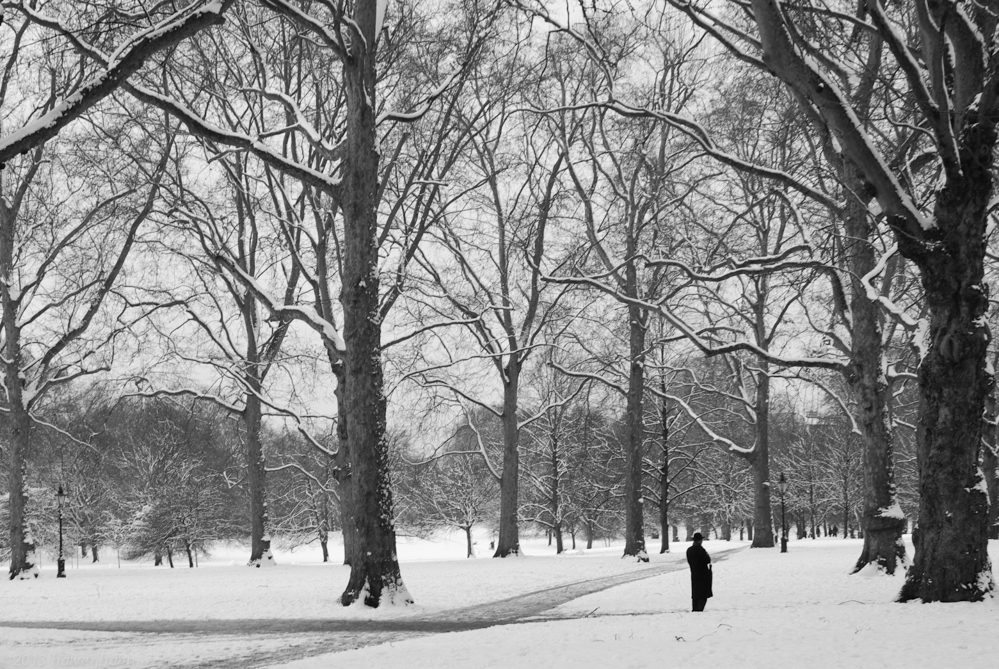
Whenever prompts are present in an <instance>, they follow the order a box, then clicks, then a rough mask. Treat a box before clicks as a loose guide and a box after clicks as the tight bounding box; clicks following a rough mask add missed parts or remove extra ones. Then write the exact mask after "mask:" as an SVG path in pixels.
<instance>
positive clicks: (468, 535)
mask: <svg viewBox="0 0 999 669" xmlns="http://www.w3.org/2000/svg"><path fill="white" fill-rule="evenodd" d="M461 529H463V530H465V549H466V550H465V557H466V558H473V557H475V549H474V548H472V526H471V525H466V526H465V527H463V528H461Z"/></svg>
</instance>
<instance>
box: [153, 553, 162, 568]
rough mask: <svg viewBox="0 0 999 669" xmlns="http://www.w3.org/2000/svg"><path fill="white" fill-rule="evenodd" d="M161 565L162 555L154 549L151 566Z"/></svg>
mask: <svg viewBox="0 0 999 669" xmlns="http://www.w3.org/2000/svg"><path fill="white" fill-rule="evenodd" d="M162 565H163V553H162V552H161V551H160V550H159V549H156V550H155V551H153V566H154V567H160V566H162Z"/></svg>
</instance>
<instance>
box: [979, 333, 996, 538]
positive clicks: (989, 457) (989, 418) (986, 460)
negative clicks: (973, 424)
mask: <svg viewBox="0 0 999 669" xmlns="http://www.w3.org/2000/svg"><path fill="white" fill-rule="evenodd" d="M997 368H999V351H997V352H996V353H995V355H993V357H992V370H993V372H992V373H993V376H992V388H991V389H990V390H989V394H988V398H987V400H986V405H985V407H986V408H985V418H986V420H985V425H984V426H983V427H982V429H983V430H985V435H984V437H983V438H982V476H984V477H985V490H986V491H987V492H988V494H989V523H988V525H989V539H999V449H997V445H996V431H997V429H999V428H997V425H999V420H997V418H999V412H997V406H996V392H997V389H996V383H995V370H996V369H997Z"/></svg>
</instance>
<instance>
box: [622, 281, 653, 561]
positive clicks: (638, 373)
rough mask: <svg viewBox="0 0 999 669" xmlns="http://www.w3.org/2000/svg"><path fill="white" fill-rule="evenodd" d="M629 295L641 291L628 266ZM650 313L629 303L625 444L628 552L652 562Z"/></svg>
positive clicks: (625, 551) (625, 514)
mask: <svg viewBox="0 0 999 669" xmlns="http://www.w3.org/2000/svg"><path fill="white" fill-rule="evenodd" d="M625 274H626V277H627V278H626V281H627V285H628V287H629V289H630V290H631V291H632V292H631V293H629V294H637V277H636V268H635V264H634V263H633V262H629V263H628V265H627V267H626V268H625ZM647 317H648V316H647V314H646V313H645V312H644V311H643V310H642V309H639V308H638V307H636V306H633V305H628V322H629V324H630V326H629V333H630V335H629V355H628V359H629V362H630V368H629V375H628V400H627V408H626V418H625V421H626V431H627V436H626V438H625V443H624V526H625V530H624V555H625V556H628V557H637V558H638V559H639V561H641V562H648V561H649V556H648V555H647V554H646V552H645V509H644V505H643V504H642V501H643V500H642V446H643V444H644V443H645V422H644V419H645V416H644V414H643V411H642V410H643V406H642V405H643V399H644V395H645V328H646V319H647Z"/></svg>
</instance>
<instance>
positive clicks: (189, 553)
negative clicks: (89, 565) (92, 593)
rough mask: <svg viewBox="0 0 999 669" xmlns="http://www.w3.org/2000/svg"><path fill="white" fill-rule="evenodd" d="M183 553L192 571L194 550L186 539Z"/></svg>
mask: <svg viewBox="0 0 999 669" xmlns="http://www.w3.org/2000/svg"><path fill="white" fill-rule="evenodd" d="M184 551H185V552H186V553H187V567H188V569H194V550H193V549H192V547H191V542H190V541H188V540H187V539H185V540H184ZM94 562H96V560H94Z"/></svg>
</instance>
